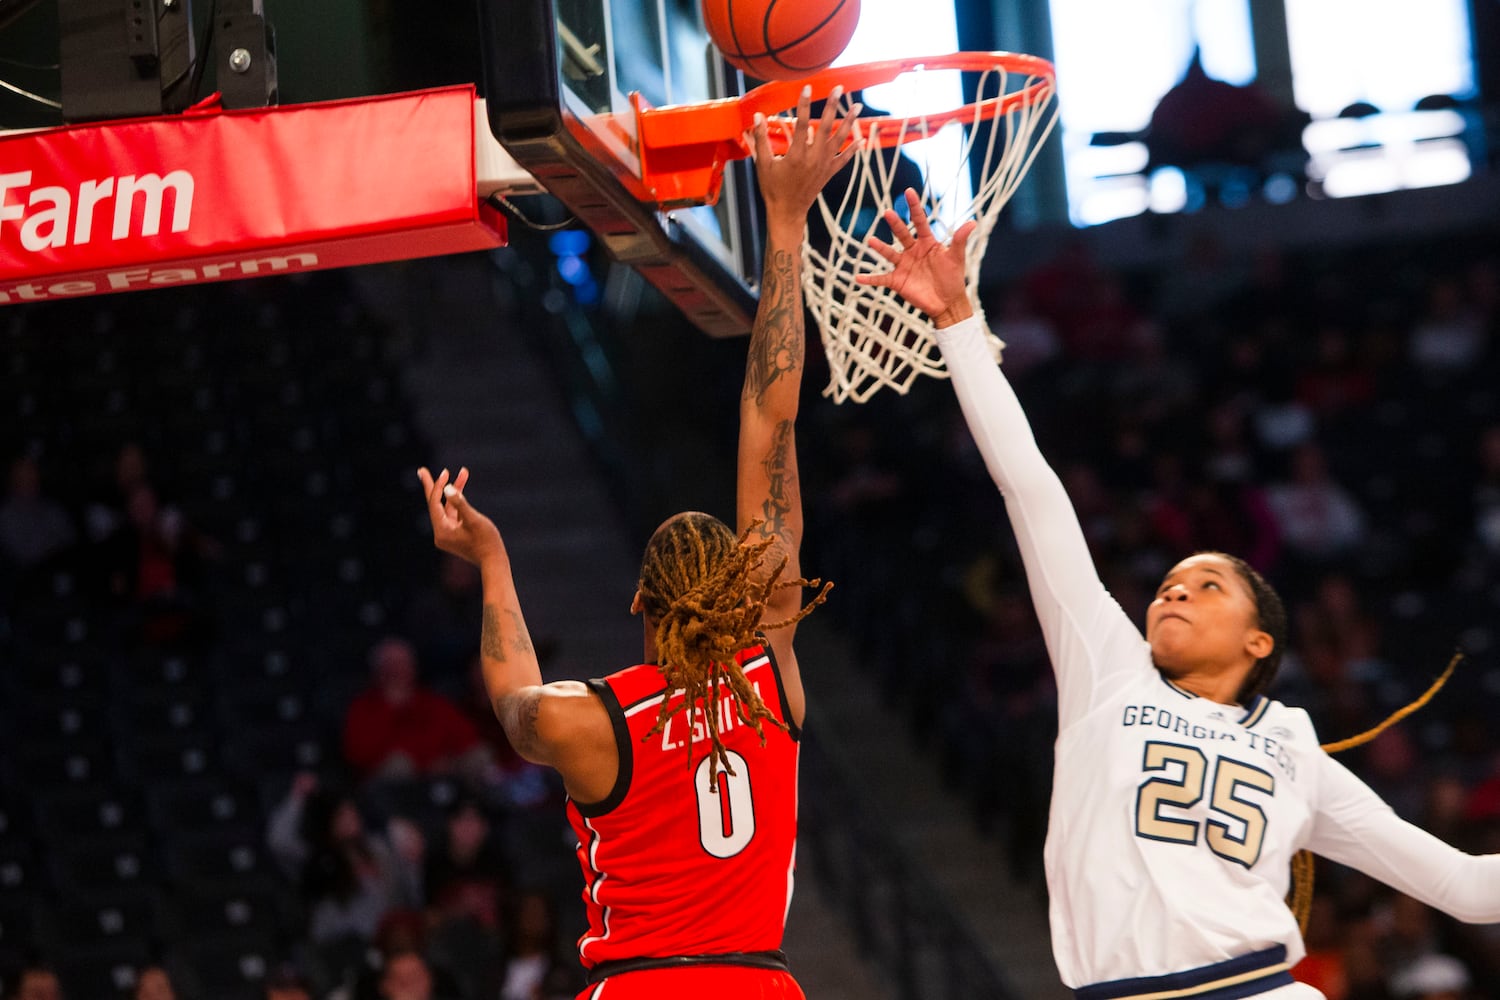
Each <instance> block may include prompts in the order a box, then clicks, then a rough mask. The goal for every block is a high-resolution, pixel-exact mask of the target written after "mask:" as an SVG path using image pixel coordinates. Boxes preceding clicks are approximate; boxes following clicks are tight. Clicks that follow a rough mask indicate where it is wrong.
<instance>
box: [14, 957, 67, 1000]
mask: <svg viewBox="0 0 1500 1000" xmlns="http://www.w3.org/2000/svg"><path fill="white" fill-rule="evenodd" d="M63 997H64V994H63V989H62V983H61V982H59V981H58V978H57V973H56V972H54V971H52V969H51V967H50V966H46V965H38V964H31V965H27V966H26V967H25V968H23V969H22V970H21V974H20V975H19V976H18V977H17V978H16V1000H63Z"/></svg>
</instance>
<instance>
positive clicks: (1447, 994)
mask: <svg viewBox="0 0 1500 1000" xmlns="http://www.w3.org/2000/svg"><path fill="white" fill-rule="evenodd" d="M1391 993H1392V994H1393V995H1394V996H1395V997H1396V998H1397V1000H1464V998H1465V997H1466V996H1468V993H1469V970H1468V969H1466V968H1465V967H1464V964H1463V963H1462V962H1460V961H1459V960H1458V959H1456V958H1454V957H1453V956H1451V955H1423V956H1422V957H1421V958H1419V959H1417V960H1416V961H1414V962H1412V963H1411V964H1410V965H1407V966H1406V967H1404V968H1402V969H1401V970H1400V971H1399V972H1397V973H1396V974H1395V975H1394V976H1392V977H1391Z"/></svg>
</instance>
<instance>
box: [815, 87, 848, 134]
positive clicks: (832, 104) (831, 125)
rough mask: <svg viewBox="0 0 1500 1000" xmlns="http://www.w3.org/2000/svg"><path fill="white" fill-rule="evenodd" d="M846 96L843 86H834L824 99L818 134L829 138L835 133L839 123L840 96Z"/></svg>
mask: <svg viewBox="0 0 1500 1000" xmlns="http://www.w3.org/2000/svg"><path fill="white" fill-rule="evenodd" d="M843 96H844V88H843V87H842V86H839V87H834V88H833V90H832V91H831V92H830V93H829V95H828V97H827V99H826V100H824V101H823V117H822V119H821V120H819V122H818V134H819V135H821V136H823V138H824V139H825V140H826V139H829V138H831V137H832V136H833V135H834V134H835V127H836V126H837V125H838V115H839V98H841V97H843Z"/></svg>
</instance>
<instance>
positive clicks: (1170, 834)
mask: <svg viewBox="0 0 1500 1000" xmlns="http://www.w3.org/2000/svg"><path fill="white" fill-rule="evenodd" d="M938 343H939V345H940V346H941V348H942V351H943V356H944V360H945V362H946V364H947V367H948V370H949V372H950V373H951V376H952V378H953V383H954V388H955V391H956V392H957V393H958V398H959V402H960V404H961V405H962V407H963V411H964V416H965V418H966V419H967V421H968V424H969V428H970V430H971V431H972V432H973V435H974V439H975V441H976V442H977V443H978V445H979V448H980V451H981V452H982V453H983V455H984V459H985V463H986V465H987V466H988V467H989V470H990V474H991V475H992V476H993V477H994V479H995V482H996V483H997V484H998V485H999V487H1000V490H1001V492H1002V494H1003V495H1004V497H1005V503H1006V510H1007V512H1008V513H1009V515H1010V520H1011V524H1012V526H1013V527H1014V529H1015V533H1016V540H1017V542H1018V544H1019V547H1020V550H1021V555H1022V558H1023V561H1024V562H1025V566H1026V576H1027V582H1028V583H1029V585H1030V588H1031V594H1032V600H1033V601H1034V603H1035V605H1036V611H1037V617H1038V619H1039V621H1040V622H1041V625H1042V630H1043V633H1044V636H1045V638H1046V642H1047V649H1048V652H1049V654H1050V656H1051V659H1052V665H1053V670H1054V672H1055V673H1056V675H1057V688H1058V716H1059V718H1058V738H1057V754H1056V765H1055V770H1054V774H1053V789H1052V808H1051V818H1050V826H1049V829H1048V833H1047V846H1046V868H1047V886H1048V889H1049V892H1050V895H1051V913H1050V916H1051V923H1052V947H1053V953H1054V956H1055V958H1056V960H1057V966H1058V971H1059V972H1060V973H1061V976H1062V980H1063V982H1064V983H1066V984H1067V985H1068V986H1070V987H1073V988H1074V989H1075V990H1078V991H1079V993H1080V996H1081V997H1083V998H1086V1000H1096V998H1097V1000H1102V998H1109V997H1125V996H1140V995H1144V994H1152V993H1165V992H1172V993H1174V995H1184V996H1217V995H1227V994H1224V993H1220V992H1219V990H1218V989H1216V988H1217V987H1223V988H1224V989H1227V990H1229V991H1231V992H1234V994H1235V995H1247V992H1246V986H1247V985H1250V984H1249V983H1247V982H1246V980H1252V981H1253V984H1254V985H1253V987H1252V988H1251V989H1249V992H1261V991H1263V990H1267V989H1272V988H1274V987H1276V986H1277V985H1279V984H1284V983H1286V982H1288V981H1289V975H1288V974H1287V973H1286V971H1285V970H1286V969H1287V968H1288V967H1290V966H1291V965H1294V964H1296V962H1298V961H1299V960H1300V959H1301V958H1302V956H1303V954H1304V949H1303V945H1302V938H1301V935H1300V934H1299V933H1298V929H1297V922H1296V919H1295V917H1294V915H1293V914H1292V912H1291V911H1290V909H1289V908H1288V907H1287V905H1286V902H1285V897H1286V893H1287V889H1288V886H1289V882H1290V865H1291V859H1292V856H1293V854H1295V853H1296V852H1297V851H1298V850H1300V849H1302V848H1307V849H1309V850H1311V851H1313V852H1314V853H1316V854H1319V855H1322V856H1323V857H1327V858H1330V859H1332V860H1335V861H1338V862H1342V863H1344V864H1347V865H1349V866H1351V867H1354V868H1357V869H1359V870H1360V871H1363V872H1365V873H1366V874H1369V875H1371V876H1373V877H1375V878H1378V879H1380V880H1381V881H1383V882H1385V883H1387V884H1388V885H1391V886H1393V887H1395V888H1396V889H1398V890H1400V891H1402V892H1405V893H1407V894H1408V895H1411V896H1414V897H1416V898H1418V899H1420V900H1422V901H1423V902H1426V903H1428V904H1429V905H1432V906H1435V907H1438V908H1439V909H1442V910H1444V911H1446V912H1448V913H1450V914H1452V915H1454V916H1456V917H1458V918H1459V919H1463V920H1469V921H1472V922H1489V921H1500V856H1487V857H1483V858H1476V857H1471V856H1470V855H1467V854H1464V853H1462V852H1460V851H1457V850H1455V849H1454V848H1452V847H1449V846H1448V845H1446V844H1444V843H1443V842H1442V841H1440V840H1438V839H1437V838H1435V837H1433V836H1431V835H1430V834H1427V833H1425V832H1424V831H1422V830H1420V829H1419V828H1417V827H1414V826H1412V825H1411V824H1409V823H1406V822H1405V821H1403V820H1401V819H1400V818H1399V817H1397V816H1396V815H1395V813H1394V812H1392V811H1391V809H1390V807H1389V806H1387V805H1386V804H1385V803H1384V802H1382V801H1381V800H1380V798H1379V797H1378V796H1377V795H1376V794H1375V793H1374V792H1373V791H1371V790H1370V789H1369V787H1368V786H1366V785H1365V784H1364V783H1363V782H1362V781H1360V780H1359V779H1358V778H1356V777H1355V776H1354V775H1353V774H1352V773H1350V772H1349V771H1348V770H1347V769H1346V768H1345V767H1344V766H1343V765H1341V764H1339V763H1338V762H1337V761H1335V760H1334V759H1333V758H1332V757H1330V756H1329V755H1328V754H1326V753H1325V752H1323V751H1322V750H1321V749H1320V748H1319V746H1318V737H1317V734H1316V733H1315V732H1314V729H1313V725H1312V722H1311V720H1310V719H1309V718H1308V716H1307V713H1306V712H1304V711H1302V710H1300V709H1294V708H1288V707H1287V706H1285V705H1282V704H1281V703H1280V702H1276V701H1271V700H1268V699H1265V698H1259V699H1257V700H1256V701H1255V702H1254V703H1253V704H1251V705H1249V706H1239V705H1221V704H1219V703H1217V702H1213V701H1210V700H1208V699H1205V698H1199V697H1197V696H1195V695H1193V694H1190V693H1188V692H1186V691H1184V690H1182V689H1181V688H1179V687H1177V686H1176V685H1173V684H1171V683H1170V682H1168V681H1167V680H1166V679H1165V678H1164V677H1163V676H1162V674H1160V673H1159V672H1158V671H1157V670H1156V668H1155V666H1154V665H1153V663H1152V660H1151V650H1150V647H1149V646H1148V645H1147V643H1146V640H1145V639H1144V637H1143V636H1142V635H1141V633H1140V631H1139V630H1138V629H1137V628H1136V627H1135V624H1134V622H1133V621H1132V620H1131V618H1130V617H1129V616H1128V615H1127V614H1126V613H1125V612H1124V611H1123V610H1122V609H1121V608H1120V606H1119V604H1117V603H1116V602H1115V600H1114V599H1113V598H1112V597H1110V595H1109V593H1108V592H1107V591H1106V590H1105V589H1104V585H1103V584H1102V583H1101V582H1100V580H1099V577H1098V573H1097V571H1096V570H1095V568H1094V565H1093V562H1092V559H1091V558H1090V556H1089V552H1088V547H1087V543H1086V542H1085V540H1084V536H1083V532H1082V529H1081V528H1080V527H1079V524H1078V518H1077V515H1076V514H1075V513H1074V512H1073V508H1072V504H1071V503H1070V502H1069V500H1068V498H1067V495H1066V493H1065V492H1064V490H1063V487H1062V484H1061V482H1060V481H1059V480H1058V478H1057V476H1056V474H1055V473H1054V472H1053V471H1052V469H1051V468H1050V467H1049V466H1048V465H1047V464H1046V461H1045V460H1044V459H1043V458H1042V456H1041V453H1040V452H1039V451H1038V449H1037V447H1036V443H1035V441H1034V439H1033V438H1032V435H1031V431H1030V428H1029V426H1028V425H1027V422H1026V418H1025V415H1024V413H1023V412H1022V410H1021V407H1020V404H1019V402H1018V401H1017V400H1016V398H1015V394H1014V392H1012V390H1011V388H1010V385H1009V384H1008V383H1007V382H1006V380H1005V379H1004V377H1003V376H1002V375H1001V374H1000V371H999V369H998V368H997V367H996V366H995V364H994V362H993V360H992V359H991V355H990V354H989V351H988V347H987V346H986V343H985V339H984V337H983V330H982V328H981V326H980V324H979V321H978V320H977V319H975V320H966V321H964V322H962V323H958V324H955V325H953V326H952V327H949V328H948V329H946V330H941V331H939V334H938ZM1236 984H1237V985H1236ZM1178 991H1181V992H1180V993H1179V992H1178Z"/></svg>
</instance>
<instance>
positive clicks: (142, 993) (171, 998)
mask: <svg viewBox="0 0 1500 1000" xmlns="http://www.w3.org/2000/svg"><path fill="white" fill-rule="evenodd" d="M131 995H132V997H133V1000H177V991H176V990H174V989H173V988H172V977H171V976H169V975H168V974H167V970H166V969H164V968H162V967H161V966H159V965H148V966H146V967H145V968H143V969H141V971H140V972H138V973H136V977H135V991H134V992H133V993H132V994H131Z"/></svg>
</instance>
